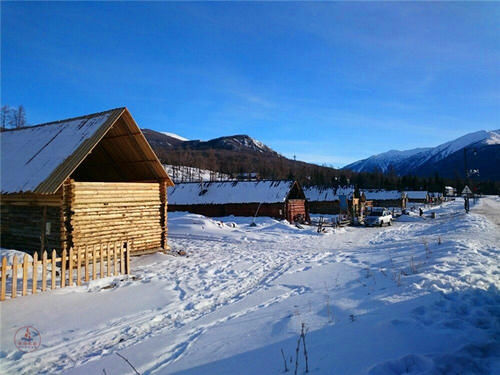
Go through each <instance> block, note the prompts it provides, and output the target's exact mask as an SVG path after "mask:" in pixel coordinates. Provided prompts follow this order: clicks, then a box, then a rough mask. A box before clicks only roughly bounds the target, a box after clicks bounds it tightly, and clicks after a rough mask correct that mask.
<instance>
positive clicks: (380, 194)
mask: <svg viewBox="0 0 500 375" xmlns="http://www.w3.org/2000/svg"><path fill="white" fill-rule="evenodd" d="M363 192H364V193H365V197H366V200H369V201H383V200H398V199H401V198H402V197H403V195H404V194H405V193H403V192H401V191H398V190H374V189H371V190H363Z"/></svg>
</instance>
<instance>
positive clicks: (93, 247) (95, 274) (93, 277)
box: [92, 245, 97, 280]
mask: <svg viewBox="0 0 500 375" xmlns="http://www.w3.org/2000/svg"><path fill="white" fill-rule="evenodd" d="M96 265H97V262H96V251H95V245H92V280H95V279H97V270H96V268H95V267H96Z"/></svg>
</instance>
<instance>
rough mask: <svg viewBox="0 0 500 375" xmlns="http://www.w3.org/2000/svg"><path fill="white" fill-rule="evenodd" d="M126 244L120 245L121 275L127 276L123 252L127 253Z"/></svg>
mask: <svg viewBox="0 0 500 375" xmlns="http://www.w3.org/2000/svg"><path fill="white" fill-rule="evenodd" d="M126 244H127V243H126V242H123V243H121V244H120V273H121V274H122V275H125V257H124V253H123V252H124V251H125V246H126Z"/></svg>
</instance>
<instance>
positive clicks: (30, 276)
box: [0, 241, 131, 301]
mask: <svg viewBox="0 0 500 375" xmlns="http://www.w3.org/2000/svg"><path fill="white" fill-rule="evenodd" d="M130 251H131V243H130V242H128V241H119V242H111V243H104V244H100V245H91V246H83V247H79V248H75V249H73V248H70V250H69V252H68V251H66V250H63V251H62V252H61V256H60V257H58V256H57V253H56V251H55V250H52V253H51V254H47V251H44V252H43V253H42V254H41V256H40V259H39V256H38V253H34V254H33V257H30V256H29V255H28V254H25V255H24V257H22V258H21V257H20V259H19V260H18V258H17V255H14V256H13V257H12V259H11V262H8V261H7V257H3V258H2V260H1V268H0V301H4V300H5V299H6V297H7V296H9V295H10V298H16V297H17V296H25V295H27V294H36V293H38V292H39V291H40V292H44V291H46V290H47V288H48V284H50V289H56V288H64V287H67V286H73V285H75V284H76V285H77V286H79V285H81V284H82V282H89V281H90V280H95V279H99V278H103V277H110V276H117V275H119V274H123V275H126V274H129V273H130ZM20 274H21V276H19V275H20ZM75 274H76V278H75ZM19 279H20V280H19ZM19 284H20V285H19ZM18 286H20V288H18ZM29 286H30V287H29ZM30 291H31V293H29V292H30Z"/></svg>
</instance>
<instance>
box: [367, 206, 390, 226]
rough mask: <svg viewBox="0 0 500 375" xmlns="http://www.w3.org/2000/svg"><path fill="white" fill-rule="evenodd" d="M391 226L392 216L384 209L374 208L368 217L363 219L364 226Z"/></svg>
mask: <svg viewBox="0 0 500 375" xmlns="http://www.w3.org/2000/svg"><path fill="white" fill-rule="evenodd" d="M384 224H387V225H392V214H391V211H389V210H386V209H376V208H374V209H373V210H372V211H371V212H370V213H369V214H368V216H366V217H365V225H366V226H376V225H377V226H379V227H381V226H382V225H384Z"/></svg>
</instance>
